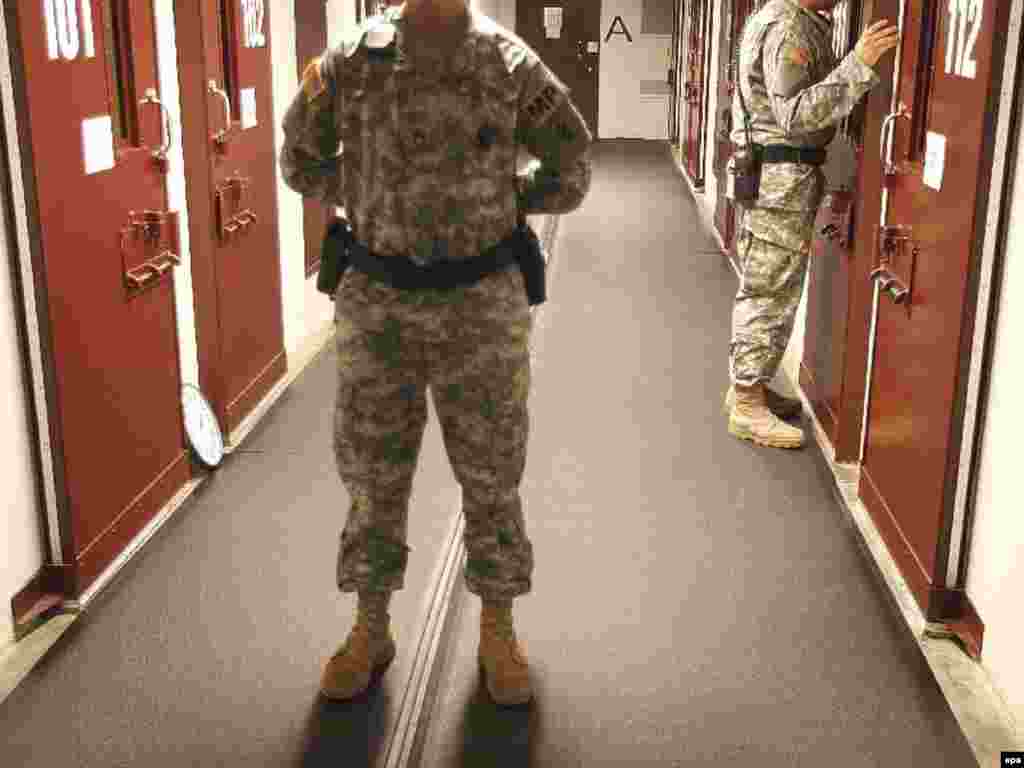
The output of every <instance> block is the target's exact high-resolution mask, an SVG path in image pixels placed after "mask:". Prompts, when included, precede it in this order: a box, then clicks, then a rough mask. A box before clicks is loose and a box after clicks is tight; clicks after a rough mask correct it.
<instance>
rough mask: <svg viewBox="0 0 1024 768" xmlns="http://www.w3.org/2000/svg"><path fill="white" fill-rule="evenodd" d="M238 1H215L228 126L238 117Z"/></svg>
mask: <svg viewBox="0 0 1024 768" xmlns="http://www.w3.org/2000/svg"><path fill="white" fill-rule="evenodd" d="M238 1H239V0H217V18H218V19H219V23H220V53H221V66H222V67H223V71H224V93H225V94H227V102H228V107H227V109H228V122H229V124H230V123H231V122H233V121H235V120H237V119H238V117H239V104H238V88H239V82H238V43H239V40H238V30H237V26H238V25H237V23H236V22H237V18H238V14H237V12H236V5H237V3H238Z"/></svg>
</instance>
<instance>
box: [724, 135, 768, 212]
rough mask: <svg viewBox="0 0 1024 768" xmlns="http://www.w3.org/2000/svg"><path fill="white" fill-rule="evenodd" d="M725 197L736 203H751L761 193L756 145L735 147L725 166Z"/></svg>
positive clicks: (759, 167) (758, 156)
mask: <svg viewBox="0 0 1024 768" xmlns="http://www.w3.org/2000/svg"><path fill="white" fill-rule="evenodd" d="M725 170H726V190H725V196H726V197H727V198H729V199H730V200H735V201H736V202H737V203H752V202H754V201H755V200H757V196H758V194H760V191H761V153H760V151H759V147H758V146H757V145H756V144H748V145H747V146H744V147H737V148H736V151H735V152H733V153H732V157H730V158H729V162H728V163H727V164H726V167H725Z"/></svg>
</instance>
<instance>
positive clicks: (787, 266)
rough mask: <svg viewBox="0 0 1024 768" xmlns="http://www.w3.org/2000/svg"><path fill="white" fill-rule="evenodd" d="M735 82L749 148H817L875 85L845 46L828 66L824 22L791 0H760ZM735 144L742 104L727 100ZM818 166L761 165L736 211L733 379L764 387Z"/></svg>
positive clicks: (804, 249) (809, 233)
mask: <svg viewBox="0 0 1024 768" xmlns="http://www.w3.org/2000/svg"><path fill="white" fill-rule="evenodd" d="M740 45H741V47H740V57H739V59H740V61H739V84H740V88H742V89H743V98H744V99H745V101H746V105H747V109H748V110H749V113H750V118H751V121H750V125H751V140H752V141H753V142H754V143H755V144H762V145H783V146H789V147H798V148H823V147H825V146H827V145H828V144H829V142H830V141H831V140H832V138H833V136H834V134H835V130H836V125H837V124H838V123H839V122H840V121H841V120H842V119H843V118H844V117H846V116H847V115H848V114H850V112H852V111H853V108H854V107H855V106H856V105H857V102H858V101H860V99H861V98H862V97H863V96H864V94H865V93H867V92H868V91H869V90H870V89H871V88H873V87H874V86H875V85H876V84H877V83H878V81H879V80H878V75H876V74H875V72H874V70H873V69H872V68H871V67H869V66H867V65H866V64H865V63H864V62H863V61H862V60H861V59H860V57H859V56H858V55H857V53H856V52H855V51H851V52H850V53H849V55H847V56H846V57H845V58H844V59H843V60H842V61H841V62H839V63H838V66H837V63H836V60H835V55H834V53H833V51H832V25H831V22H830V21H829V20H828V19H826V18H825V17H823V16H821V15H820V14H818V13H815V12H813V11H809V10H807V9H805V8H803V7H802V6H800V5H799V3H797V2H796V0H770V1H769V2H768V3H767V4H766V5H765V6H764V7H763V8H762V9H761V10H760V11H758V12H757V13H756V14H754V15H753V16H752V17H751V18H750V21H749V22H748V24H747V27H746V29H745V30H744V33H743V37H742V39H741V43H740ZM732 110H733V112H732V115H733V122H732V124H733V126H734V128H733V131H732V135H731V138H732V140H733V142H734V143H736V144H745V143H746V136H745V133H744V129H743V125H744V122H743V120H744V118H743V115H744V113H743V109H742V107H741V105H740V100H739V96H738V95H737V96H736V97H734V99H733V105H732ZM824 189H825V178H824V175H823V173H822V171H821V169H820V168H818V167H816V166H813V165H803V164H797V163H771V164H765V165H764V166H763V167H762V171H761V188H760V195H759V197H758V200H757V202H756V203H755V204H754V205H753V206H752V207H750V208H749V209H748V210H745V211H744V212H743V219H742V225H741V228H740V233H739V236H738V237H737V241H736V251H737V254H738V256H739V260H740V269H741V271H742V279H741V281H740V288H739V292H738V293H737V294H736V301H735V304H734V307H733V334H732V344H731V347H730V368H731V374H732V379H733V381H734V382H735V383H737V384H741V385H745V386H750V385H753V384H756V383H758V382H765V383H767V382H768V381H770V380H771V379H772V378H773V377H774V376H775V373H776V371H777V370H778V366H779V363H780V361H781V360H782V355H783V353H784V352H785V351H786V346H787V344H788V343H789V338H790V335H791V334H792V331H793V321H794V318H795V316H796V310H797V307H798V305H799V303H800V294H801V292H802V291H803V284H804V275H805V273H806V271H807V258H808V255H809V253H810V248H811V239H812V237H813V225H814V218H815V214H816V211H817V209H818V206H819V205H820V203H821V199H822V197H823V195H824Z"/></svg>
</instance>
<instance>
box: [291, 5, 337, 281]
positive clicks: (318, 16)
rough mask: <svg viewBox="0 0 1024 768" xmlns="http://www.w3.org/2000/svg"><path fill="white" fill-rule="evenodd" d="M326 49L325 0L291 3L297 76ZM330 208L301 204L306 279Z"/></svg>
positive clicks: (315, 262) (314, 262)
mask: <svg viewBox="0 0 1024 768" xmlns="http://www.w3.org/2000/svg"><path fill="white" fill-rule="evenodd" d="M326 47H327V7H326V4H325V0H295V56H296V59H297V66H298V76H299V77H300V78H301V77H302V73H303V72H304V71H305V69H306V65H307V64H308V63H309V62H310V60H311V59H313V58H314V57H316V56H319V55H320V54H321V53H323V52H324V49H325V48H326ZM333 210H334V208H333V206H325V205H323V204H322V203H320V202H317V201H316V200H309V199H304V200H303V201H302V214H303V215H302V231H303V237H304V239H305V242H306V259H305V261H306V276H307V277H308V276H309V275H312V274H313V273H315V272H316V271H317V270H318V269H319V268H320V249H321V243H322V242H323V237H324V230H325V229H326V228H327V219H328V217H329V216H330V215H331V213H332V212H333Z"/></svg>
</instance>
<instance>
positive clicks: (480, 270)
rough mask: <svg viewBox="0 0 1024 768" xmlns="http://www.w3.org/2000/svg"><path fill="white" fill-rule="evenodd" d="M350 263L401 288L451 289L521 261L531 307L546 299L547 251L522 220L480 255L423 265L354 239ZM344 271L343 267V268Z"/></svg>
mask: <svg viewBox="0 0 1024 768" xmlns="http://www.w3.org/2000/svg"><path fill="white" fill-rule="evenodd" d="M346 245H347V248H346V250H347V257H348V258H347V265H346V266H352V267H353V268H355V269H358V270H359V271H360V272H363V273H365V274H367V275H370V276H371V277H373V278H375V279H377V280H381V281H382V282H385V283H387V284H388V285H390V286H392V287H393V288H397V289H399V290H407V291H416V290H439V291H449V290H453V289H455V288H457V287H459V286H466V285H473V284H474V283H477V282H479V281H480V280H482V279H483V278H485V277H487V276H488V275H491V274H494V273H495V272H499V271H501V270H502V269H504V268H505V267H507V266H509V265H510V264H514V263H518V264H519V268H520V270H521V271H522V273H523V279H524V282H525V283H526V296H527V299H528V301H529V303H530V305H531V306H533V305H535V304H542V303H544V301H545V300H546V299H547V291H546V281H545V269H544V266H545V264H544V253H543V250H542V249H541V246H540V241H539V240H538V239H537V235H536V233H535V232H534V231H533V229H532V228H531V227H530V226H529V225H527V224H525V223H521V224H520V225H519V226H517V227H516V229H515V230H514V231H513V232H512V234H510V235H509V236H508V237H506V238H505V239H503V240H502V241H501V242H499V243H498V244H497V245H495V246H493V247H491V248H489V249H487V250H486V251H484V252H483V253H481V254H480V255H479V256H474V257H473V258H471V259H464V260H460V261H443V262H439V263H437V264H432V265H430V266H429V267H421V266H420V265H418V264H416V263H415V262H413V261H412V260H411V259H408V258H406V257H404V256H377V255H376V254H373V253H371V252H370V251H369V250H368V249H367V248H366V246H364V245H363V244H362V243H359V242H358V241H356V240H355V238H351V239H350V240H349V241H348V242H347V243H346ZM342 271H344V269H342Z"/></svg>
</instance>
